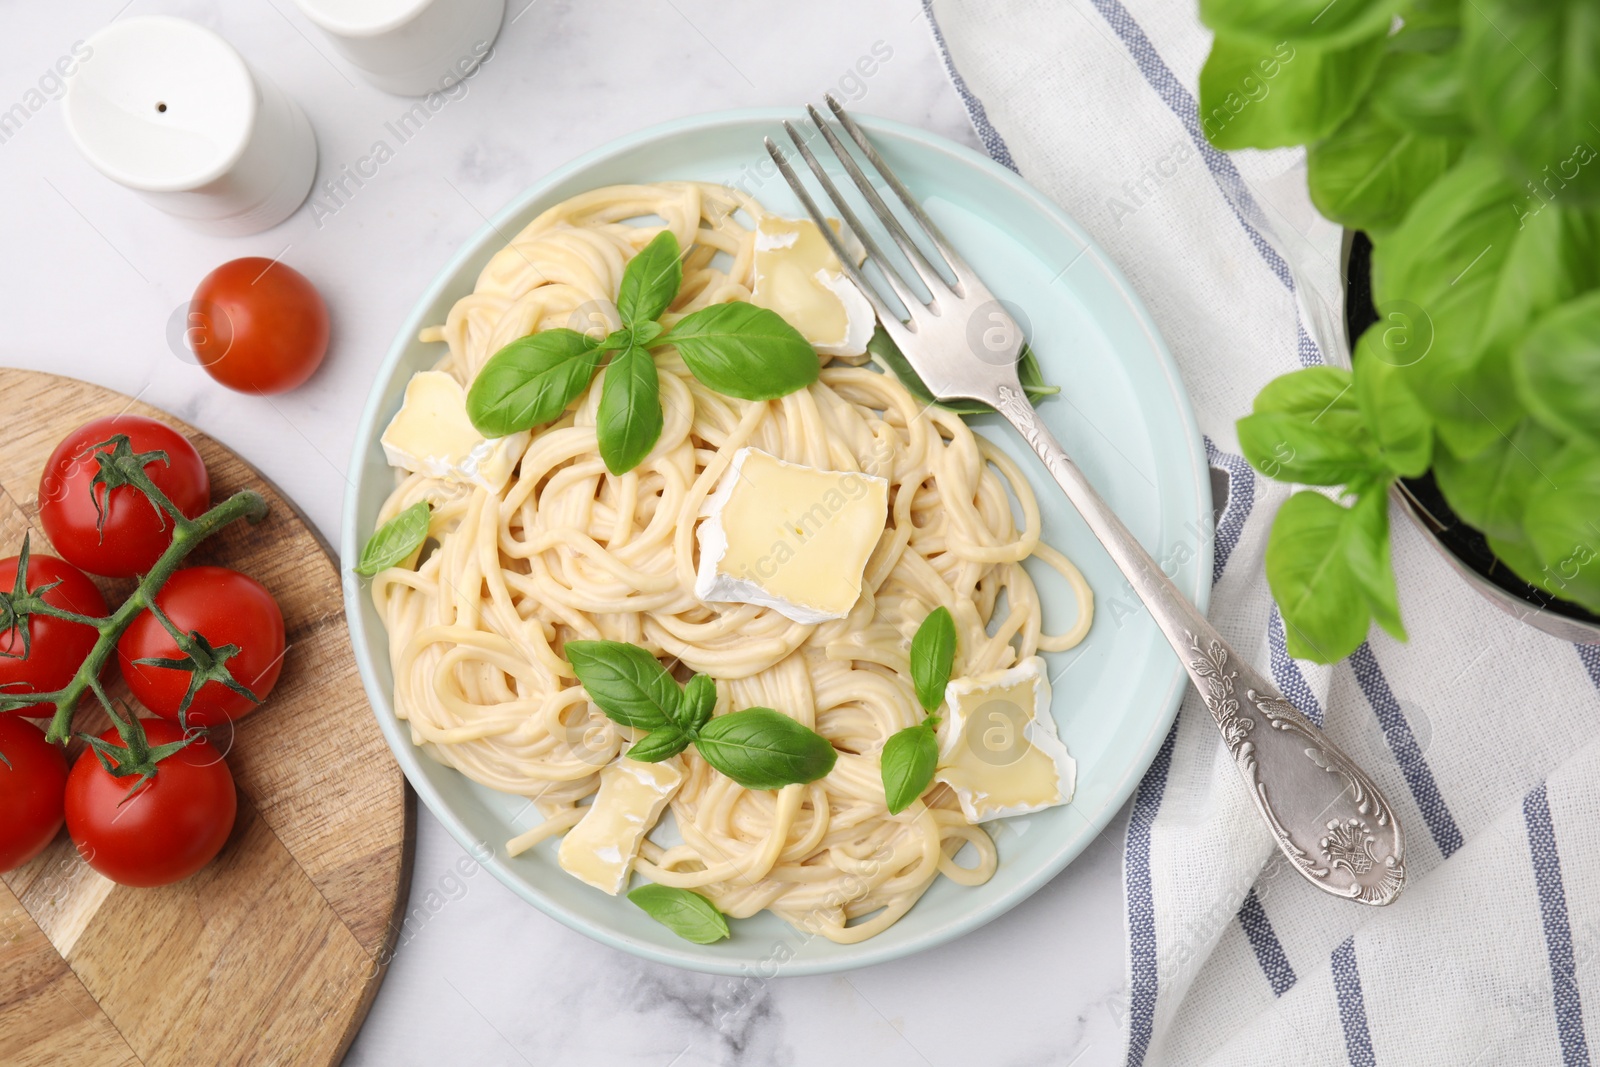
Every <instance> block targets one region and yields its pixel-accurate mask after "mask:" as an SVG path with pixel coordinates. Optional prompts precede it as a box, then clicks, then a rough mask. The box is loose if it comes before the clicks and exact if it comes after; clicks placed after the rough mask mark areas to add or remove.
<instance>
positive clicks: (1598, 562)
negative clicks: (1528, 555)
mask: <svg viewBox="0 0 1600 1067" xmlns="http://www.w3.org/2000/svg"><path fill="white" fill-rule="evenodd" d="M1544 468H1545V469H1544V476H1542V477H1541V478H1540V479H1539V480H1538V481H1537V482H1536V483H1535V484H1534V485H1533V487H1532V489H1531V490H1530V491H1529V493H1528V500H1527V506H1526V510H1525V511H1524V513H1523V519H1522V524H1523V527H1524V529H1526V530H1527V532H1528V540H1529V541H1530V542H1532V544H1533V548H1534V551H1536V552H1537V553H1538V555H1539V559H1540V561H1541V562H1542V563H1543V564H1544V566H1543V568H1542V571H1541V574H1540V575H1528V574H1523V577H1524V578H1526V579H1527V580H1529V581H1531V582H1536V583H1537V582H1538V579H1539V577H1541V576H1542V577H1544V578H1545V579H1546V581H1545V582H1544V583H1542V584H1545V587H1546V588H1549V589H1550V590H1551V591H1552V592H1555V593H1556V595H1557V596H1561V597H1564V598H1566V599H1567V600H1573V601H1576V602H1577V603H1579V604H1582V605H1583V606H1584V607H1586V608H1588V609H1589V610H1590V611H1593V612H1600V450H1596V449H1595V447H1594V446H1592V445H1590V444H1588V443H1586V442H1574V443H1572V444H1569V445H1567V446H1566V447H1565V448H1563V449H1562V450H1561V452H1560V454H1559V455H1557V456H1556V457H1555V458H1553V459H1551V460H1549V461H1548V462H1546V463H1545V464H1544ZM1518 573H1522V572H1521V571H1520V569H1519V572H1518Z"/></svg>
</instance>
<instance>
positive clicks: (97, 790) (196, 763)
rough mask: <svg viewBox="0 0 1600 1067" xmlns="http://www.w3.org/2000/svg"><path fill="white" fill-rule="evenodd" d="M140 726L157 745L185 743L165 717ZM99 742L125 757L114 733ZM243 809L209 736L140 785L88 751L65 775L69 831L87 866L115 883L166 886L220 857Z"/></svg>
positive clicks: (180, 732) (163, 763)
mask: <svg viewBox="0 0 1600 1067" xmlns="http://www.w3.org/2000/svg"><path fill="white" fill-rule="evenodd" d="M142 725H143V727H144V731H145V735H146V737H147V738H148V740H149V743H150V745H151V746H157V745H166V744H172V743H174V742H178V741H182V740H183V738H184V732H183V730H181V729H179V727H178V725H177V724H176V723H170V722H167V721H166V720H165V719H144V720H142ZM100 738H101V740H103V741H107V742H109V743H111V744H112V745H115V746H117V748H119V749H121V750H123V751H124V752H126V751H127V746H126V745H125V744H124V743H123V742H122V740H121V738H120V737H119V735H118V733H117V731H116V730H114V729H112V730H107V731H106V732H105V733H103V734H101V735H100ZM114 762H118V761H114ZM118 766H119V768H120V767H121V766H122V764H121V762H118ZM238 803H239V801H238V797H237V796H236V795H235V793H234V789H233V773H232V772H231V771H229V770H228V765H227V764H226V763H224V762H223V758H222V753H221V752H219V751H218V750H217V749H216V747H215V746H214V745H212V744H211V742H210V741H208V740H207V739H206V738H204V737H200V738H197V739H196V740H194V741H192V742H190V743H189V744H188V745H186V746H185V747H183V748H182V749H180V750H178V751H177V752H175V753H173V754H172V755H170V756H167V757H166V758H165V759H163V760H161V761H160V762H159V763H157V764H156V765H155V774H154V775H153V776H152V777H151V778H150V779H149V780H148V781H145V782H142V783H140V782H139V779H138V778H137V777H129V778H117V777H115V776H113V775H112V774H111V773H110V772H109V771H107V770H106V769H105V768H104V767H103V766H101V765H100V760H99V758H98V757H97V756H96V755H95V753H94V750H93V749H85V750H84V752H83V754H82V755H80V756H79V757H78V761H77V762H76V763H74V764H73V765H72V773H71V774H70V775H69V776H68V777H67V792H66V817H67V832H68V833H70V834H71V835H72V841H73V843H74V844H75V845H77V847H78V853H79V855H81V856H82V857H83V858H84V860H86V861H87V862H88V864H89V866H91V867H93V868H94V869H95V870H97V871H99V872H100V873H101V874H103V875H105V876H106V877H107V878H109V879H111V880H112V881H113V882H116V883H118V884H119V885H128V886H157V885H168V884H170V883H172V882H178V881H182V880H183V879H185V878H187V877H189V876H190V875H191V874H193V873H195V872H196V871H198V870H199V869H200V868H202V867H204V866H205V865H206V864H208V863H210V862H211V861H212V859H214V858H215V857H216V855H217V853H218V852H220V851H222V846H223V844H225V843H226V842H227V840H228V834H229V833H231V832H232V830H233V820H234V817H235V816H236V815H237V814H238Z"/></svg>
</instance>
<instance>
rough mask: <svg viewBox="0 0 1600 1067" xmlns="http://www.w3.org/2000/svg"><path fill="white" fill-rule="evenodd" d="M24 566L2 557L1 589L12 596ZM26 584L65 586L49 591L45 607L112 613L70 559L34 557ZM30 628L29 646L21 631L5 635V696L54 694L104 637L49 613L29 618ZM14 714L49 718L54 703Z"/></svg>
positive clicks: (1, 677) (1, 674)
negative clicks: (20, 693)
mask: <svg viewBox="0 0 1600 1067" xmlns="http://www.w3.org/2000/svg"><path fill="white" fill-rule="evenodd" d="M20 562H21V559H20V558H19V557H17V556H8V557H7V558H5V559H0V590H3V591H6V592H10V591H11V590H12V589H14V588H15V587H16V582H17V565H18V564H19V563H20ZM27 580H28V590H29V592H36V591H38V589H39V587H40V586H44V585H49V584H50V583H51V582H58V583H60V584H58V585H57V586H56V587H55V588H53V589H48V590H46V591H45V592H44V594H43V596H44V602H45V603H46V604H50V605H52V606H54V607H58V608H65V609H66V610H67V611H75V612H77V613H78V614H79V615H98V616H104V615H106V614H107V611H106V599H105V597H103V596H101V595H100V590H99V589H98V588H96V586H95V584H94V582H92V581H90V580H89V576H88V575H86V574H84V573H83V572H82V571H80V570H79V569H78V568H76V567H74V566H73V565H72V564H70V563H68V562H67V561H66V560H61V559H56V558H55V557H54V556H44V555H40V554H39V553H37V552H33V553H29V555H28V579H27ZM27 626H28V640H27V641H26V642H24V641H23V639H22V630H21V628H19V627H13V628H12V629H10V630H7V631H5V632H4V633H0V692H22V693H50V692H54V691H55V690H57V689H61V688H63V687H64V686H65V685H66V684H67V683H68V682H70V681H72V676H73V675H74V674H76V673H77V672H78V667H79V665H80V664H82V663H83V661H84V659H85V657H87V656H88V655H89V650H90V649H91V648H93V647H94V643H95V641H96V640H98V639H99V637H100V634H99V632H98V631H97V630H95V628H94V627H92V626H85V625H84V624H83V623H81V622H68V621H67V620H65V619H52V618H50V617H48V616H44V615H30V616H29V617H28V623H27ZM24 652H26V655H24ZM15 710H16V711H17V712H19V713H21V714H23V715H39V716H44V715H49V714H51V713H53V712H54V710H55V709H54V707H53V706H52V705H49V704H30V705H28V706H27V707H23V708H17V709H15Z"/></svg>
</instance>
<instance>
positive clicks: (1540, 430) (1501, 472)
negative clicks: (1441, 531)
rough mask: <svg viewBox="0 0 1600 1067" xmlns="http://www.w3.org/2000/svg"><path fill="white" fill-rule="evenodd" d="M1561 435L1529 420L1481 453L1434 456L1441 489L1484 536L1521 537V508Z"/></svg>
mask: <svg viewBox="0 0 1600 1067" xmlns="http://www.w3.org/2000/svg"><path fill="white" fill-rule="evenodd" d="M1561 444H1562V442H1561V439H1560V438H1558V437H1556V436H1555V435H1554V434H1552V433H1551V432H1550V431H1549V430H1546V429H1545V428H1544V427H1543V426H1541V425H1539V423H1538V422H1536V421H1534V420H1533V419H1523V420H1522V421H1521V422H1520V423H1518V424H1517V425H1516V426H1515V427H1513V428H1512V429H1511V432H1510V435H1509V436H1501V437H1497V438H1496V439H1495V442H1494V443H1493V444H1491V445H1490V446H1489V447H1488V448H1486V449H1484V450H1483V451H1482V452H1479V453H1478V454H1476V455H1474V456H1472V457H1471V458H1468V459H1461V458H1458V457H1457V456H1456V455H1455V454H1454V453H1452V452H1451V451H1450V450H1449V449H1444V448H1441V449H1439V450H1438V451H1437V452H1436V453H1435V454H1434V457H1433V473H1434V477H1435V478H1436V479H1438V482H1439V488H1440V489H1441V490H1443V491H1444V495H1445V498H1446V499H1447V500H1449V501H1450V506H1451V507H1452V508H1454V509H1455V512H1456V514H1457V515H1459V516H1461V518H1462V519H1463V520H1464V521H1466V522H1467V523H1469V524H1471V525H1472V526H1475V527H1477V528H1478V529H1479V530H1482V531H1483V532H1484V533H1486V534H1490V535H1492V536H1494V537H1501V538H1505V539H1507V540H1513V541H1515V540H1521V539H1522V537H1523V528H1522V510H1523V507H1524V505H1525V504H1526V503H1527V500H1528V493H1529V491H1530V490H1531V489H1532V488H1533V487H1534V486H1535V485H1537V484H1539V483H1541V482H1543V481H1545V480H1546V479H1548V478H1549V474H1548V473H1547V472H1546V469H1545V468H1547V467H1548V466H1550V464H1551V463H1552V462H1553V461H1554V460H1555V458H1556V453H1557V452H1558V451H1559V450H1560V448H1561Z"/></svg>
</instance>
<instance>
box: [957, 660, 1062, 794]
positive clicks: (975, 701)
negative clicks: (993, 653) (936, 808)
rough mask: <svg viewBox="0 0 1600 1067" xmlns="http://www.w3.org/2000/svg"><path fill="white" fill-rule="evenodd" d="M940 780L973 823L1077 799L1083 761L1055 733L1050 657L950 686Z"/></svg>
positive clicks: (991, 672)
mask: <svg viewBox="0 0 1600 1067" xmlns="http://www.w3.org/2000/svg"><path fill="white" fill-rule="evenodd" d="M944 693H945V706H946V709H947V711H946V714H947V715H948V716H949V718H948V719H947V721H946V723H945V724H944V727H943V728H942V729H941V730H940V734H941V743H940V747H939V768H938V770H936V771H935V772H934V776H933V777H934V780H935V781H938V782H944V783H945V784H946V785H948V786H950V788H951V789H952V790H953V791H954V792H955V795H956V799H957V800H958V801H959V802H960V804H961V812H962V814H963V815H965V816H966V818H967V821H968V822H970V823H980V822H988V821H989V820H991V819H1001V818H1005V817H1007V816H1011V815H1026V814H1028V813H1029V812H1035V811H1041V810H1043V809H1045V808H1049V807H1054V806H1055V805H1057V804H1065V803H1067V802H1068V801H1069V800H1071V799H1072V792H1073V789H1074V787H1075V785H1076V779H1077V764H1076V763H1075V762H1074V761H1073V759H1072V756H1071V755H1070V754H1068V752H1067V747H1066V746H1065V745H1064V744H1062V743H1061V739H1060V737H1058V736H1057V735H1056V724H1055V719H1053V718H1052V717H1051V715H1050V679H1049V678H1048V676H1047V675H1046V673H1045V663H1044V660H1042V659H1040V658H1039V657H1038V656H1031V657H1029V658H1028V659H1025V660H1023V661H1022V662H1021V663H1019V664H1017V665H1016V666H1015V667H1012V668H1010V669H1008V670H1003V671H990V672H988V673H985V674H977V675H972V676H970V677H966V678H956V679H953V680H952V681H951V682H950V684H949V685H947V686H945V691H944Z"/></svg>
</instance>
